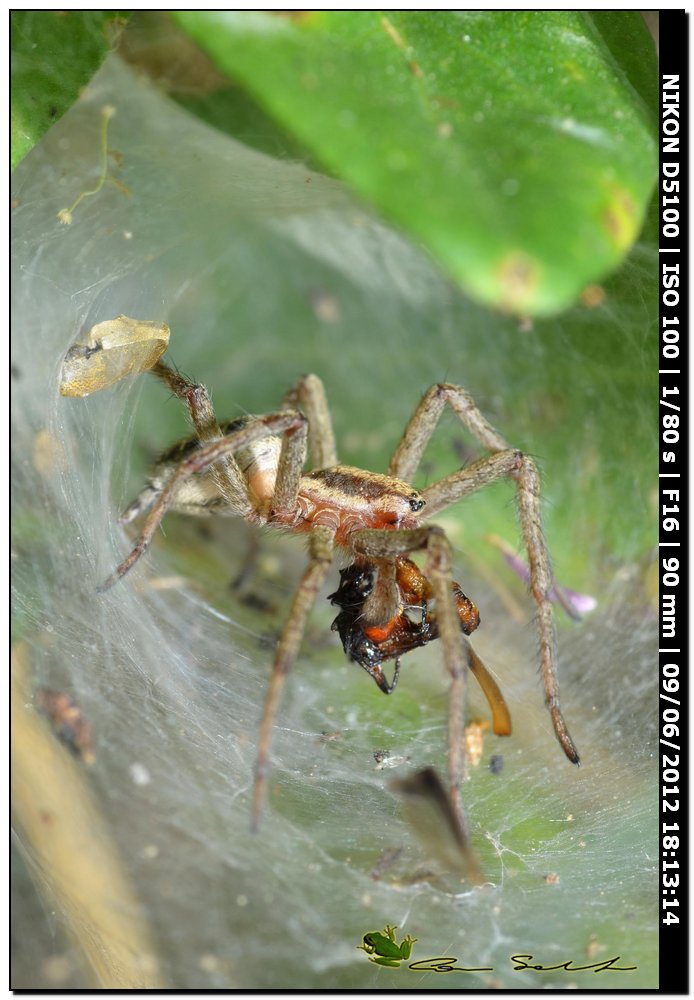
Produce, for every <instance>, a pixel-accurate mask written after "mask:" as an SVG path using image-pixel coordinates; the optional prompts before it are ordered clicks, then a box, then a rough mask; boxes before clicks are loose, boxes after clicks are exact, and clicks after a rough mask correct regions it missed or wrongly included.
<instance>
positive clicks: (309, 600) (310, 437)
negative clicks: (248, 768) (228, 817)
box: [100, 362, 337, 830]
mask: <svg viewBox="0 0 694 1000" xmlns="http://www.w3.org/2000/svg"><path fill="white" fill-rule="evenodd" d="M152 372H153V374H154V375H155V376H157V377H158V378H159V379H161V380H162V381H163V382H164V383H165V384H166V385H167V386H168V388H169V389H170V390H171V392H172V393H173V394H174V395H175V396H177V397H178V398H179V399H182V400H183V401H184V402H185V403H186V405H187V407H188V411H189V413H190V416H191V419H192V422H193V425H194V427H195V431H196V434H197V436H198V437H199V439H200V440H201V442H202V443H203V444H206V447H203V448H201V449H199V450H198V451H196V452H194V453H193V455H191V456H190V457H189V458H188V459H186V460H184V461H183V462H181V464H180V465H179V466H178V468H177V469H176V470H175V471H174V473H173V475H172V476H171V478H170V479H169V481H168V482H167V484H166V486H165V488H164V490H163V491H162V492H161V493H160V494H157V493H156V491H155V490H153V489H151V488H150V490H149V491H145V494H144V504H142V502H140V504H139V506H138V501H140V498H138V501H135V504H133V505H131V508H129V511H130V510H132V511H133V512H132V514H131V515H130V516H129V517H128V519H132V517H134V516H136V514H137V513H140V511H141V510H143V509H146V507H149V506H151V507H152V510H151V513H150V514H149V516H148V517H147V520H146V522H145V525H144V527H143V530H142V533H141V535H140V538H139V539H138V541H137V543H136V545H135V547H134V548H133V550H132V552H131V553H130V555H129V556H128V557H127V558H126V559H125V560H124V561H123V563H121V565H120V566H119V567H118V568H117V569H116V570H115V571H114V573H113V574H112V575H111V576H110V577H109V578H108V580H106V581H105V583H104V584H103V585H102V587H101V588H100V590H106V589H108V587H110V586H112V585H113V584H114V583H116V581H117V580H119V579H120V578H121V577H122V576H123V575H124V574H125V573H127V571H128V570H129V569H130V568H131V566H132V565H133V564H134V563H135V562H136V561H137V560H138V559H139V558H140V556H141V555H143V554H144V552H145V551H146V550H147V548H148V547H149V544H150V542H151V540H152V538H153V536H154V533H155V532H156V529H157V527H158V525H159V524H160V523H161V520H162V518H163V517H164V514H165V513H166V510H167V509H168V507H169V506H170V504H171V501H172V499H173V497H174V496H175V492H176V489H177V488H178V486H179V485H180V483H181V482H182V481H183V480H184V479H185V478H187V477H188V476H191V475H194V474H196V473H201V472H204V471H206V470H208V469H211V470H212V471H215V472H217V475H216V477H215V482H216V485H217V487H218V488H219V490H220V493H221V494H222V496H223V497H224V498H225V499H226V500H227V502H228V504H229V506H230V507H231V508H232V509H233V510H234V511H235V512H237V513H238V514H239V515H240V516H242V517H244V516H248V514H250V513H251V512H252V509H253V508H252V504H251V502H250V500H249V497H248V490H247V486H246V483H245V479H244V477H243V473H242V472H241V470H240V469H239V467H238V464H237V463H236V461H235V459H234V452H235V451H238V450H240V449H241V448H244V447H247V446H248V445H249V444H250V443H251V442H252V441H253V440H256V439H258V438H262V437H264V436H267V435H268V434H280V433H281V434H282V449H281V452H280V457H279V462H278V466H277V478H276V480H275V490H274V494H273V500H272V510H273V511H275V512H278V513H281V512H283V511H287V510H291V509H292V508H293V506H294V504H295V503H296V499H297V493H298V489H299V481H300V479H301V475H302V472H303V469H304V464H305V461H306V455H307V442H308V447H309V448H310V453H311V468H312V469H321V468H326V467H328V468H329V467H332V466H335V465H337V456H336V450H335V438H334V434H333V429H332V422H331V420H330V412H329V410H328V404H327V400H326V396H325V390H324V388H323V383H322V381H321V380H320V379H319V378H318V376H316V375H305V376H302V377H301V378H299V379H298V380H297V381H296V382H295V383H294V385H293V386H292V387H291V389H290V390H289V391H288V392H287V394H286V395H285V397H284V401H283V402H284V403H285V404H287V405H291V406H296V405H299V406H301V408H302V410H303V411H304V413H298V412H297V411H295V410H289V411H280V412H278V413H275V414H270V415H269V416H265V417H260V418H257V419H256V420H254V421H252V422H249V423H248V424H246V425H245V426H244V427H243V428H241V429H240V430H238V431H235V432H233V433H231V434H229V435H226V436H225V435H224V434H223V432H222V430H221V428H220V426H219V422H218V421H217V417H216V415H215V412H214V408H213V406H212V402H211V400H210V398H209V395H208V392H207V390H206V388H205V386H203V385H199V384H196V383H193V382H190V381H189V380H188V379H186V378H185V377H184V376H182V375H180V374H179V373H178V372H176V371H174V370H173V369H171V368H169V367H168V366H167V365H165V364H164V363H163V362H158V363H157V365H156V366H155V367H154V368H153V369H152ZM142 496H143V495H142V494H141V497H142ZM308 549H309V564H308V566H307V567H306V569H305V571H304V573H303V575H302V577H301V580H300V581H299V584H298V586H297V589H296V592H295V594H294V599H293V601H292V606H291V609H290V611H289V616H288V618H287V620H286V624H285V626H284V629H283V631H282V635H281V636H280V639H279V642H278V645H277V650H276V653H275V659H274V664H273V670H272V675H271V678H270V683H269V685H268V689H267V693H266V696H265V703H264V706H263V713H262V716H261V723H260V731H259V735H258V750H257V756H256V766H255V778H254V789H253V806H252V814H251V825H252V828H253V829H254V830H257V828H258V823H259V819H260V814H261V812H262V807H263V803H264V800H265V795H266V788H267V772H268V760H269V754H270V745H271V741H272V730H273V724H274V720H275V717H276V714H277V709H278V707H279V703H280V699H281V695H282V691H283V688H284V683H285V681H286V678H287V675H288V673H289V671H290V669H291V667H292V666H293V664H294V661H295V660H296V657H297V654H298V650H299V646H300V644H301V639H302V637H303V634H304V631H305V628H306V620H307V617H308V614H309V612H310V610H311V608H312V606H313V604H314V603H315V599H316V595H317V593H318V591H319V590H320V587H321V586H322V584H323V581H324V579H325V576H326V574H327V572H328V569H329V568H330V564H331V562H332V551H333V532H332V531H331V530H330V529H328V528H326V527H324V526H320V525H315V526H314V527H313V528H312V529H311V531H310V533H309V539H308Z"/></svg>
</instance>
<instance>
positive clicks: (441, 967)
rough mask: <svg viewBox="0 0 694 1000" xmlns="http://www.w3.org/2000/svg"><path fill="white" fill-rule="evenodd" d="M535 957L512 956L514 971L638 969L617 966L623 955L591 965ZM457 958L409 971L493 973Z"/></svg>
mask: <svg viewBox="0 0 694 1000" xmlns="http://www.w3.org/2000/svg"><path fill="white" fill-rule="evenodd" d="M534 957H535V956H534V955H511V961H512V962H513V963H514V966H513V971H514V972H522V971H523V970H525V969H527V970H529V971H530V972H558V971H562V972H633V971H634V970H635V969H638V966H637V965H625V966H622V965H617V962H619V961H620V960H621V957H622V956H621V955H615V957H614V958H605V959H603V961H602V962H593V963H592V964H591V965H574V963H573V959H571V958H570V959H569V960H568V961H567V962H560V963H559V964H558V965H540V964H539V963H538V964H531V963H533V960H534ZM457 961H458V959H457V958H451V957H449V956H444V957H440V958H422V959H420V960H419V961H417V962H410V964H409V965H408V969H411V970H412V971H413V972H442V973H443V972H493V971H494V969H493V967H492V966H490V965H484V966H471V967H469V968H468V967H467V966H463V965H456V962H457Z"/></svg>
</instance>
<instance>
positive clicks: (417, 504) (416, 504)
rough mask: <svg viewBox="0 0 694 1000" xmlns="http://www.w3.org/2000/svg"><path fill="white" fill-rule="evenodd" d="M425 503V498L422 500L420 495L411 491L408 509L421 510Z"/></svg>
mask: <svg viewBox="0 0 694 1000" xmlns="http://www.w3.org/2000/svg"><path fill="white" fill-rule="evenodd" d="M425 503H426V500H424V499H423V498H422V497H420V496H418V495H417V494H416V493H413V494H412V496H411V497H410V509H411V510H414V511H418V510H421V509H422V507H423V506H424V504H425Z"/></svg>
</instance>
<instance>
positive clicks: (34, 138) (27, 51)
mask: <svg viewBox="0 0 694 1000" xmlns="http://www.w3.org/2000/svg"><path fill="white" fill-rule="evenodd" d="M119 17H120V15H119V12H117V11H105V10H72V11H70V10H67V11H66V10H61V11H55V10H48V11H46V10H15V11H13V12H12V20H11V27H12V70H11V85H12V104H11V112H12V132H11V135H12V166H13V167H15V166H16V165H17V163H19V161H20V160H21V159H22V157H24V156H26V154H27V153H28V152H29V150H30V149H32V148H33V147H34V146H35V145H36V143H37V142H38V141H39V139H40V138H41V136H42V135H43V134H44V133H45V132H46V131H47V130H48V129H49V128H50V127H51V125H52V124H53V122H54V121H56V120H57V119H58V118H60V117H61V116H62V115H63V114H65V112H66V111H67V110H68V108H69V107H70V106H71V105H72V104H74V102H75V101H76V100H77V98H78V96H79V93H80V90H81V89H82V88H83V87H85V86H86V85H87V83H88V82H89V80H90V79H91V77H92V76H93V75H94V73H95V72H96V70H97V69H98V68H99V66H100V65H101V62H102V61H103V59H104V58H105V56H106V55H107V54H108V52H109V51H110V47H111V45H110V39H111V38H113V37H115V35H117V34H118V31H117V30H116V31H114V28H115V29H117V28H119Z"/></svg>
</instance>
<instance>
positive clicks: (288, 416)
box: [99, 410, 307, 593]
mask: <svg viewBox="0 0 694 1000" xmlns="http://www.w3.org/2000/svg"><path fill="white" fill-rule="evenodd" d="M270 434H281V435H282V451H281V453H280V462H279V465H278V469H277V479H276V482H275V492H274V496H273V501H272V502H273V509H274V510H276V511H285V510H288V509H291V508H292V506H293V504H294V503H295V502H296V497H297V494H298V491H299V480H300V478H301V467H300V466H299V468H298V469H297V465H296V462H297V459H298V460H299V461H300V462H303V457H302V456H303V455H305V449H306V434H307V421H306V417H305V416H304V415H303V414H302V413H297V412H296V411H291V410H288V411H280V412H278V413H270V414H268V415H266V416H264V417H257V418H256V419H255V420H252V421H250V422H249V423H248V424H246V425H245V426H244V427H242V428H241V429H240V430H237V431H234V432H233V433H232V434H229V435H227V436H226V437H223V438H221V439H220V440H219V441H213V442H212V444H208V445H206V446H205V447H204V448H200V449H199V450H198V451H195V452H193V454H192V455H190V457H188V458H186V459H184V460H183V461H182V462H181V463H180V464H179V465H178V467H177V468H176V469H175V471H174V472H173V474H172V475H171V477H170V479H169V480H168V482H167V484H166V486H165V488H164V489H163V490H162V492H161V493H160V494H159V496H158V497H157V500H156V502H155V503H154V505H153V507H152V509H151V510H150V512H149V514H148V515H147V519H146V521H145V523H144V527H143V529H142V532H141V533H140V537H139V538H138V540H137V542H136V543H135V545H134V547H133V549H132V550H131V552H130V554H129V555H128V556H126V558H125V559H124V560H123V562H122V563H121V564H120V565H119V566H118V567H117V568H116V569H115V570H114V572H113V573H112V574H111V575H110V576H109V577H108V579H107V580H105V581H104V583H103V584H102V585H101V587H99V592H100V593H103V592H104V591H105V590H108V589H109V588H110V587H112V586H113V585H114V583H117V582H118V580H120V579H121V578H122V577H123V576H125V574H126V573H127V572H128V570H130V569H131V568H132V567H133V566H134V564H135V563H136V562H137V560H138V559H139V558H140V556H142V555H144V553H145V552H146V551H147V549H148V548H149V546H150V544H151V541H152V538H153V537H154V533H155V532H156V530H157V528H158V527H159V525H160V524H161V521H162V519H163V517H164V515H165V514H166V511H167V510H168V508H169V507H170V506H171V504H172V502H173V500H174V497H175V494H176V490H177V489H178V487H179V486H180V485H181V483H182V482H183V481H184V480H185V479H187V478H188V477H189V476H193V475H196V474H198V473H201V472H206V471H207V469H209V468H210V467H211V466H212V465H213V464H214V463H215V462H217V461H219V459H220V458H222V457H224V456H225V455H229V454H233V452H234V451H238V450H239V449H241V448H245V447H247V446H248V445H249V444H251V443H252V442H253V441H256V440H258V439H259V438H262V437H267V436H268V435H270ZM251 509H252V508H251ZM241 516H243V515H241Z"/></svg>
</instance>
